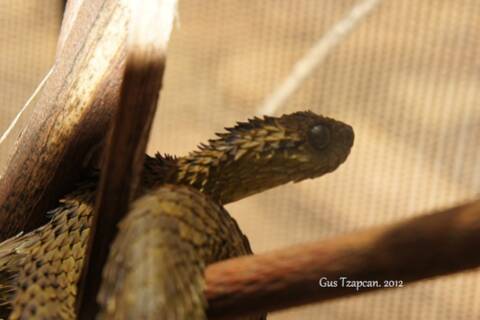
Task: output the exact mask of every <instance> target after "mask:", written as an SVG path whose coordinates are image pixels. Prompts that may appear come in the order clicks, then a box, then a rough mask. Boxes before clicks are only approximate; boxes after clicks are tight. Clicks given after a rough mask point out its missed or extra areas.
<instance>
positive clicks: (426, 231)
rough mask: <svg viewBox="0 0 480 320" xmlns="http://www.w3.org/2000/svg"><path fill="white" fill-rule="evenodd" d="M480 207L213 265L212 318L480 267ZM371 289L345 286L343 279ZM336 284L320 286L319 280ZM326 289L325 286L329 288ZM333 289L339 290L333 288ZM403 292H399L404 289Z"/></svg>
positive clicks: (210, 269) (210, 288)
mask: <svg viewBox="0 0 480 320" xmlns="http://www.w3.org/2000/svg"><path fill="white" fill-rule="evenodd" d="M479 248H480V200H478V201H476V202H472V203H470V204H466V205H463V206H459V207H455V208H451V209H448V210H444V211H439V212H436V213H433V214H428V215H425V216H420V217H417V218H413V219H409V220H406V221H404V222H400V223H396V224H392V225H388V226H384V227H377V228H371V229H367V230H364V231H360V232H354V233H351V234H348V235H345V236H340V237H337V238H333V239H331V240H326V241H320V242H317V243H312V244H305V245H299V246H295V247H292V248H288V249H283V250H278V251H276V252H270V253H266V254H261V255H258V256H251V257H242V258H237V259H232V260H228V261H225V262H219V263H216V264H213V265H211V266H209V267H208V268H207V270H206V272H205V276H206V283H207V288H206V291H205V293H206V296H207V298H208V302H209V311H208V312H209V317H210V318H211V319H231V318H232V317H233V316H240V315H247V314H258V313H261V312H266V311H274V310H280V309H286V308H289V307H293V306H299V305H302V304H307V303H312V302H321V301H326V300H330V299H335V298H339V297H344V296H350V295H358V294H361V293H364V292H369V291H371V290H377V289H381V288H385V284H384V281H388V282H387V284H388V285H391V286H392V287H393V288H395V287H397V286H399V285H401V284H403V285H404V286H408V285H409V284H410V283H411V282H412V281H418V280H422V279H426V278H431V277H435V276H440V275H446V274H449V273H452V272H460V271H462V270H466V269H472V268H477V267H479V266H480V254H479ZM342 277H345V278H346V279H348V280H357V281H365V280H373V281H379V287H377V286H374V287H371V285H373V284H374V283H367V282H361V283H358V284H363V285H364V286H366V287H361V288H359V290H358V291H357V290H356V288H352V287H347V286H346V285H347V283H346V282H345V283H344V286H342V281H341V278H342ZM322 278H323V279H324V280H330V281H336V285H337V286H336V287H322V286H320V284H319V281H320V279H322ZM325 283H326V282H324V285H325ZM332 285H333V284H332ZM399 290H400V289H399Z"/></svg>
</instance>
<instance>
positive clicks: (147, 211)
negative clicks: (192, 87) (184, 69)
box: [0, 112, 353, 319]
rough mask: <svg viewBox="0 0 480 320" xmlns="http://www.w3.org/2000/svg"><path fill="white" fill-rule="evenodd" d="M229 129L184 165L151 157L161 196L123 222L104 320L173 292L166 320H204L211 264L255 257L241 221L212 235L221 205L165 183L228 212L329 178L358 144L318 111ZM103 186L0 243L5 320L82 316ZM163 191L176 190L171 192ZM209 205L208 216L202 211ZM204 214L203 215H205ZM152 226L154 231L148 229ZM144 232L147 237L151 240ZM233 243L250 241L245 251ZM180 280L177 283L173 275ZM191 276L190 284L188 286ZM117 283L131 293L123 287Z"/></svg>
mask: <svg viewBox="0 0 480 320" xmlns="http://www.w3.org/2000/svg"><path fill="white" fill-rule="evenodd" d="M318 126H320V127H322V128H324V129H325V130H327V131H328V135H326V136H325V135H324V136H322V135H320V136H318V135H312V132H314V130H312V129H313V128H315V127H318ZM325 130H323V131H325ZM227 131H228V133H224V134H219V135H218V136H219V138H218V139H215V140H210V141H209V145H201V146H200V148H199V150H198V151H195V152H192V153H190V154H189V155H188V156H186V157H182V158H178V159H177V158H174V157H168V156H167V157H160V156H159V155H157V157H156V158H149V157H147V159H146V163H145V168H144V173H143V177H142V191H143V192H144V193H145V192H148V191H149V190H152V189H156V190H157V191H156V192H159V193H160V194H161V196H160V197H156V198H155V195H150V196H146V197H147V198H148V197H150V198H148V199H150V200H145V198H142V200H141V201H140V200H139V201H140V205H138V206H136V207H135V209H134V210H133V212H132V213H131V214H132V217H130V215H129V216H128V217H127V218H126V220H125V221H124V222H122V226H121V228H122V231H121V232H120V234H119V238H118V239H117V240H116V241H115V245H114V248H112V256H111V257H110V260H109V262H108V267H107V269H106V271H105V284H104V286H103V289H102V295H101V296H100V298H101V301H102V302H103V306H104V307H105V309H104V311H105V312H104V313H103V314H104V315H110V314H113V315H115V316H117V315H118V318H121V317H120V314H121V313H119V312H117V311H116V309H117V308H119V310H124V311H125V312H129V311H128V310H127V309H122V306H127V305H128V306H129V307H128V309H129V310H130V309H131V310H136V311H135V312H138V314H142V310H143V309H144V301H146V300H144V299H143V298H145V299H147V297H148V299H151V298H152V295H151V294H153V293H154V292H155V293H158V292H159V294H158V297H164V299H166V297H167V296H168V294H167V292H172V291H173V292H176V293H178V295H177V296H175V295H174V296H173V297H172V298H169V300H168V308H167V309H165V310H164V312H166V313H165V314H164V315H166V316H167V315H171V319H182V318H181V316H182V315H183V316H185V317H187V315H188V317H187V319H196V318H197V317H196V316H197V315H198V318H197V319H203V317H204V311H203V308H202V306H203V303H204V301H203V300H202V299H203V297H202V294H201V285H200V284H201V277H200V275H201V272H200V271H199V270H203V267H204V266H205V265H206V264H207V263H209V262H212V261H216V260H219V259H223V258H227V257H231V256H235V255H238V254H246V253H249V251H248V250H246V249H245V248H246V247H245V246H247V245H246V242H245V241H246V238H244V237H243V235H241V232H240V231H238V227H236V224H235V223H234V222H233V223H230V224H227V225H226V227H224V228H223V229H222V228H220V229H219V228H218V225H215V224H214V225H212V226H210V227H213V226H217V227H213V229H210V228H209V225H208V224H205V223H202V222H207V221H210V220H209V219H206V217H208V216H209V215H212V214H213V215H215V214H217V215H218V214H220V215H221V216H222V217H224V218H222V219H226V220H228V219H231V218H230V217H229V216H228V214H227V213H226V212H225V211H224V210H222V209H220V211H218V210H219V209H218V206H217V207H215V205H214V204H212V203H211V202H209V201H206V200H201V199H200V200H198V199H197V200H198V201H200V202H199V203H196V204H195V205H191V203H190V202H189V201H187V200H186V199H185V195H182V192H177V191H178V190H182V188H181V187H177V189H175V188H173V187H165V186H164V185H165V184H166V183H173V184H177V185H178V184H185V185H189V186H192V187H194V188H197V189H198V190H200V191H202V192H203V193H204V194H208V195H209V196H210V197H211V198H212V199H213V200H215V201H216V202H217V203H220V204H225V203H228V202H232V201H236V200H239V199H241V198H243V197H246V196H248V195H251V194H254V193H257V192H261V191H263V190H265V189H268V188H271V187H274V186H277V185H280V184H283V183H286V182H289V181H300V180H303V179H306V178H314V177H317V176H320V175H323V174H325V173H328V172H331V171H333V170H335V169H336V168H337V167H338V166H339V165H340V164H341V163H343V161H345V159H346V157H347V156H348V154H349V152H350V148H351V146H352V144H353V131H352V129H351V127H350V126H348V125H346V124H343V123H341V122H338V121H336V120H333V119H330V118H325V117H321V116H317V115H315V114H314V113H312V112H297V113H294V114H291V115H284V116H282V117H279V118H273V117H265V118H264V119H263V120H262V119H258V118H255V119H253V120H250V121H248V122H245V123H238V124H237V126H236V127H234V128H230V129H227ZM317 131H318V130H317ZM320 132H322V130H320ZM327 138H328V139H327ZM327 140H328V141H327ZM325 142H327V143H325ZM95 185H96V179H95V178H91V179H89V180H88V181H86V182H84V183H83V184H82V185H81V187H80V188H79V189H78V190H77V191H76V192H74V193H72V194H70V195H68V196H66V197H65V199H64V200H62V201H61V206H60V207H59V208H58V209H57V210H54V211H53V213H52V221H51V222H50V223H49V224H47V225H46V226H44V227H41V228H39V229H37V230H35V231H33V232H31V233H29V234H27V235H24V236H21V237H17V238H15V239H10V240H7V241H5V242H4V243H2V244H0V281H1V282H0V290H1V289H4V290H3V291H0V298H1V299H2V301H4V302H5V303H6V305H5V306H6V308H3V309H2V310H0V314H1V315H3V316H7V315H8V312H9V310H8V309H9V308H10V307H12V308H13V311H12V313H11V315H10V318H11V319H19V318H22V319H33V318H35V319H56V318H60V319H71V318H72V317H73V316H74V314H73V310H74V309H73V306H74V302H75V297H76V282H77V280H78V276H79V272H80V271H79V270H80V267H81V263H82V261H83V256H84V252H85V251H84V250H85V244H86V239H87V234H88V230H89V226H90V216H91V213H92V204H93V200H94V194H95ZM162 185H163V187H162ZM164 188H167V189H168V188H170V189H168V190H169V191H168V192H166V191H164V190H163V189H164ZM172 188H173V189H172ZM185 192H186V193H192V192H193V193H195V192H194V191H185ZM167 195H168V196H167ZM152 197H153V198H152ZM163 197H165V199H163ZM195 197H197V198H198V197H200V196H198V194H197V196H193V198H195ZM200 198H201V197H200ZM142 201H143V202H142ZM198 201H197V202H198ZM202 201H203V202H202ZM205 201H206V202H205ZM156 202H158V203H157V204H159V203H160V204H162V205H161V207H162V209H158V208H154V205H153V203H156ZM202 205H203V206H204V208H207V209H205V210H203V211H202V210H200V211H198V208H200V207H202ZM158 210H160V211H158ZM192 212H194V213H195V214H193V215H192V214H191V213H192ZM199 212H202V213H200V215H198V214H199ZM215 212H216V213H215ZM219 212H220V213H219ZM168 213H169V214H168ZM212 221H213V220H212ZM230 221H231V220H230ZM217 222H219V221H217ZM220 222H221V221H220ZM149 226H156V227H152V228H150V229H149ZM146 230H148V232H146ZM212 230H214V231H213V233H212ZM142 232H145V234H144V235H143V236H142ZM124 233H125V234H124ZM205 235H208V237H207V238H210V237H212V239H222V246H220V248H222V249H223V251H222V250H220V251H218V250H217V249H216V248H218V247H216V245H214V244H213V243H212V242H209V241H210V240H209V241H207V240H206V237H205ZM122 239H123V240H122ZM235 243H237V245H238V244H239V243H243V245H244V248H243V249H242V248H240V247H237V245H235ZM196 246H200V247H202V248H205V250H199V253H195V254H194V252H196V250H192V248H197V247H196ZM239 248H240V249H239ZM140 249H141V250H144V249H146V250H150V251H151V253H152V256H149V257H148V258H147V257H146V256H138V255H135V254H136V253H137V254H138V253H139V252H143V251H141V250H140ZM136 250H138V252H137V251H136ZM127 257H128V259H127ZM209 257H210V258H209ZM130 258H131V259H130ZM179 266H181V267H180V268H178V267H179ZM172 268H173V270H172ZM177 268H178V270H177ZM108 270H111V271H108ZM182 270H183V271H182ZM147 271H151V272H157V274H158V277H155V279H156V280H158V281H160V282H161V283H163V286H162V285H161V284H158V285H153V286H149V285H148V283H147V282H148V281H146V280H147V279H149V278H148V277H145V278H144V281H143V282H142V281H140V279H139V277H140V276H142V275H143V274H144V272H147ZM175 274H177V275H178V276H173V277H172V278H170V277H169V276H170V275H175ZM183 276H185V277H186V278H188V280H189V281H190V282H184V281H185V279H184V278H182V277H183ZM197 276H199V277H200V278H198V277H197ZM181 278H182V279H183V280H182V279H181ZM132 279H133V280H132ZM135 279H136V280H135ZM120 280H121V281H120ZM149 280H151V279H149ZM117 281H118V284H121V283H123V286H120V287H119V286H117ZM162 281H163V282H162ZM136 288H138V290H137V289H136ZM130 289H131V291H130ZM144 290H145V291H144ZM158 290H160V291H158ZM162 293H163V294H162ZM182 297H183V298H182ZM199 297H200V298H199ZM140 298H141V299H140ZM148 299H147V300H148ZM162 299H163V298H161V299H160V300H157V303H154V304H152V305H151V306H150V307H151V308H153V309H154V310H156V311H158V310H157V309H155V308H157V307H158V306H166V305H167V302H164V303H163V304H162V301H163V300H162ZM165 301H166V300H165ZM173 305H175V306H176V307H174V306H173ZM147 309H148V308H147ZM158 312H163V311H158ZM134 315H135V313H134V314H132V316H134ZM190 316H192V317H190ZM185 317H184V318H185ZM113 318H115V317H113ZM134 318H139V317H134ZM257 318H258V317H257ZM167 319H169V318H168V317H167Z"/></svg>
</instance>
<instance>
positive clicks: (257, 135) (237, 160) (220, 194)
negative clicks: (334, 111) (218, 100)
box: [145, 112, 354, 204]
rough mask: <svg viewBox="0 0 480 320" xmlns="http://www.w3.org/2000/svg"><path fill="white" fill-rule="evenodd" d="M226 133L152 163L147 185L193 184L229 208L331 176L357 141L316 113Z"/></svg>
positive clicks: (247, 125) (249, 123) (261, 121)
mask: <svg viewBox="0 0 480 320" xmlns="http://www.w3.org/2000/svg"><path fill="white" fill-rule="evenodd" d="M226 130H227V132H225V133H219V134H218V133H217V138H216V139H212V140H209V141H208V144H201V145H200V146H199V147H198V149H197V150H196V151H193V152H190V153H189V154H188V155H187V156H184V157H180V158H174V157H170V156H164V157H162V156H160V155H158V154H157V156H156V158H150V159H151V160H149V161H147V166H146V167H147V169H148V168H150V173H149V172H148V170H147V171H146V172H147V174H146V178H145V181H146V182H147V185H150V186H151V185H152V184H155V183H158V182H160V183H172V184H184V185H189V186H192V187H194V188H196V189H198V190H200V191H201V192H203V193H204V194H207V195H209V196H210V197H211V198H213V200H215V201H216V202H217V203H221V204H227V203H230V202H234V201H237V200H240V199H242V198H245V197H247V196H250V195H252V194H255V193H259V192H262V191H265V190H267V189H270V188H273V187H276V186H279V185H282V184H285V183H288V182H298V181H301V180H304V179H311V178H315V177H319V176H321V175H324V174H326V173H329V172H332V171H333V170H335V169H336V168H337V167H338V166H339V165H340V164H341V163H343V162H344V161H345V159H346V158H347V156H348V154H349V152H350V148H351V147H352V144H353V137H354V136H353V130H352V128H351V127H350V126H349V125H346V124H344V123H342V122H339V121H336V120H334V119H331V118H326V117H322V116H318V115H316V114H314V113H312V112H296V113H293V114H290V115H283V116H281V117H278V118H275V117H264V118H263V119H259V118H254V119H251V120H249V121H247V122H239V123H237V125H236V126H234V127H232V128H227V129H226ZM149 162H150V165H149V164H148V163H149ZM152 172H153V173H152Z"/></svg>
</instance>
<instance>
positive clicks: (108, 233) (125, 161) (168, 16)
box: [77, 0, 176, 319]
mask: <svg viewBox="0 0 480 320" xmlns="http://www.w3.org/2000/svg"><path fill="white" fill-rule="evenodd" d="M131 5H132V8H131V9H132V12H133V14H132V18H131V21H130V25H129V32H128V33H129V35H128V41H127V46H126V63H125V72H124V76H123V82H122V86H121V90H120V103H119V106H118V111H117V112H116V114H115V116H114V119H113V123H112V128H111V130H110V134H109V136H108V141H107V144H106V148H105V157H104V161H103V165H102V175H101V178H100V184H99V188H98V193H97V200H96V203H95V212H94V214H93V217H92V224H91V227H90V236H89V243H88V246H87V252H86V255H85V263H84V267H83V275H82V279H81V281H80V284H79V296H78V298H79V299H78V301H77V303H78V314H79V318H80V319H93V318H94V317H95V315H96V313H97V312H98V309H99V307H98V305H97V302H96V297H97V294H98V290H99V288H100V284H101V282H102V270H103V268H104V266H105V263H106V261H107V257H108V253H109V251H110V246H111V243H112V242H113V240H114V237H115V235H116V233H117V225H118V223H119V222H120V220H121V219H122V218H123V217H124V216H125V215H126V213H127V211H128V209H129V204H130V202H131V200H133V199H134V196H135V194H136V191H137V186H138V184H139V179H140V174H141V172H142V169H143V162H144V159H145V151H146V146H147V142H148V138H149V135H150V129H151V125H152V121H153V118H154V114H155V110H156V107H157V99H158V95H159V91H160V87H161V85H162V79H163V74H164V70H165V58H166V47H167V43H168V40H169V38H170V32H171V30H172V26H173V20H174V17H175V7H176V0H149V1H143V2H142V5H139V4H138V3H137V4H135V2H134V1H131Z"/></svg>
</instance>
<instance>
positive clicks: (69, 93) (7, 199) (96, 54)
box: [0, 0, 126, 240]
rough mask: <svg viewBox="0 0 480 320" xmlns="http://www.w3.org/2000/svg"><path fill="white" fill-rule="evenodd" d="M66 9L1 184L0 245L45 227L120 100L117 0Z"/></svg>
mask: <svg viewBox="0 0 480 320" xmlns="http://www.w3.org/2000/svg"><path fill="white" fill-rule="evenodd" d="M68 7H69V8H70V9H69V10H67V16H66V17H65V18H64V26H63V27H62V35H61V37H60V39H61V42H60V43H61V44H60V45H59V52H58V53H57V57H56V62H55V65H54V70H53V73H52V74H51V76H50V77H49V78H48V80H47V82H46V83H45V86H44V87H43V89H42V91H41V92H40V93H39V96H38V98H37V99H36V103H35V105H34V106H33V110H34V112H33V115H32V117H31V119H30V120H29V122H28V123H27V125H26V128H25V130H24V132H23V133H22V135H21V137H20V138H19V140H18V142H17V144H16V145H17V146H16V149H15V150H14V152H13V154H12V155H11V157H10V162H9V164H8V166H7V169H6V171H5V174H4V177H3V179H2V180H1V182H0V240H4V239H6V238H8V237H11V236H13V235H15V234H17V233H18V232H20V231H28V230H31V229H33V228H35V227H37V226H39V225H40V224H42V223H44V222H45V220H46V215H45V212H46V210H48V209H50V208H51V207H52V206H53V205H54V204H55V202H56V201H57V200H58V197H59V196H60V195H62V194H64V193H66V192H67V191H69V188H71V187H72V186H73V183H72V182H73V181H75V180H76V179H77V177H78V176H79V173H80V171H81V170H80V168H81V165H82V162H83V160H84V157H85V155H86V154H87V153H88V152H89V151H90V150H91V148H92V146H94V145H96V144H98V143H99V141H101V140H102V139H103V137H104V135H105V133H106V131H107V128H108V124H109V120H110V118H111V114H112V110H113V108H114V107H115V106H116V105H117V102H118V92H119V87H120V79H121V76H122V73H123V65H124V58H125V53H124V46H125V36H126V32H119V30H123V29H125V28H126V15H125V11H124V9H123V8H122V7H120V6H119V2H118V1H115V0H90V1H69V6H68ZM67 9H68V8H67ZM72 21H73V22H72ZM67 24H68V27H66V25H67Z"/></svg>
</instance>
